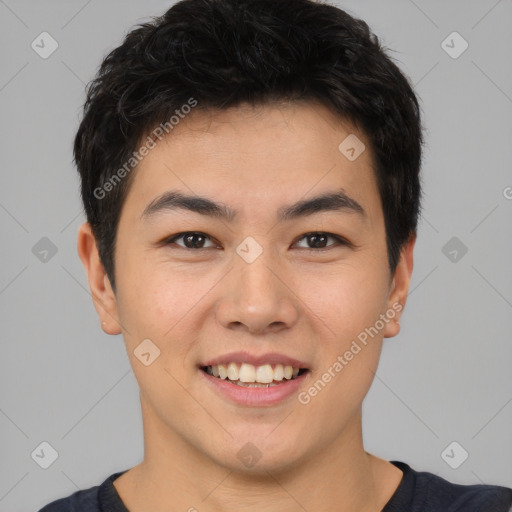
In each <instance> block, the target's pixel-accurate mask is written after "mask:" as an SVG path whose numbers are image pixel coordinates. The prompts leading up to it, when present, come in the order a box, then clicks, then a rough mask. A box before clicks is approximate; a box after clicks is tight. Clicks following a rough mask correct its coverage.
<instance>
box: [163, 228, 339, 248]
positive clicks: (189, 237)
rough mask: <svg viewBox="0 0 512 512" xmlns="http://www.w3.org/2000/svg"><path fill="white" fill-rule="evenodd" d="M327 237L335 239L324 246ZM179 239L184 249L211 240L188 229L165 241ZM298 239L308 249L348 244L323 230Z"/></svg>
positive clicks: (200, 246)
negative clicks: (307, 244)
mask: <svg viewBox="0 0 512 512" xmlns="http://www.w3.org/2000/svg"><path fill="white" fill-rule="evenodd" d="M329 238H331V239H333V240H335V242H336V243H335V244H331V245H327V246H326V245H325V243H326V242H327V240H328V239H329ZM180 239H183V242H184V245H181V244H177V245H179V246H180V247H184V248H185V249H208V247H204V241H205V240H206V239H208V240H211V238H210V237H209V236H208V235H206V234H204V233H200V232H197V231H188V232H185V233H178V234H177V235H174V236H172V237H171V238H169V239H168V240H167V241H166V243H167V244H172V243H174V242H176V240H180ZM300 240H307V243H310V244H312V245H313V247H306V248H305V249H309V250H315V249H329V248H330V247H333V246H339V245H349V244H348V242H347V241H346V240H344V239H343V238H341V237H339V236H337V235H333V234H331V233H325V232H323V231H317V232H312V233H306V234H305V235H302V237H300V238H299V239H298V241H300ZM211 247H215V245H212V246H211Z"/></svg>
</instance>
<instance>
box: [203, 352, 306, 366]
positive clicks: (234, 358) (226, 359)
mask: <svg viewBox="0 0 512 512" xmlns="http://www.w3.org/2000/svg"><path fill="white" fill-rule="evenodd" d="M229 363H238V364H241V363H248V364H252V365H253V366H261V365H264V364H282V365H283V366H293V367H294V368H305V369H307V368H308V365H307V364H306V363H305V362H304V361H300V360H299V359H295V358H294V357H289V356H287V355H285V354H279V353H277V352H267V353H265V354H260V355H255V354H250V353H249V352H243V351H242V352H240V351H239V352H229V353H227V354H223V355H221V356H217V357H214V358H212V359H209V360H208V361H206V362H204V363H202V364H200V366H215V365H217V364H226V365H227V364H229Z"/></svg>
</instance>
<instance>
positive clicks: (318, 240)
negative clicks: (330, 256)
mask: <svg viewBox="0 0 512 512" xmlns="http://www.w3.org/2000/svg"><path fill="white" fill-rule="evenodd" d="M328 238H332V239H333V240H335V241H336V243H335V244H331V245H328V246H325V245H324V242H326V241H327V239H328ZM304 239H306V240H308V242H310V241H312V244H313V246H314V247H306V249H310V250H314V249H329V248H330V247H332V246H333V245H334V246H336V245H338V246H339V245H348V243H347V242H346V241H345V240H344V239H343V238H341V237H339V236H337V235H333V234H331V233H324V232H322V231H317V232H314V233H307V234H305V235H303V236H302V237H301V238H299V240H304Z"/></svg>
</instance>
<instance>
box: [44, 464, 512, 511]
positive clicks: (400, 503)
mask: <svg viewBox="0 0 512 512" xmlns="http://www.w3.org/2000/svg"><path fill="white" fill-rule="evenodd" d="M390 462H391V464H394V465H395V466H396V467H397V468H399V469H401V470H402V471H403V474H404V475H403V477H402V480H401V482H400V485H399V486H398V487H397V489H396V491H395V493H394V494H393V496H392V497H391V499H390V500H389V501H388V503H387V504H386V506H385V507H384V508H383V509H382V512H512V489H509V488H508V487H501V486H497V485H459V484H453V483H450V482H448V481H447V480H444V479H443V478H441V477H439V476H436V475H434V474H432V473H427V472H424V471H422V472H418V471H414V470H413V469H411V467H410V466H408V465H407V464H405V463H404V462H397V461H390ZM123 473H126V471H121V472H120V473H114V474H113V475H111V476H109V477H108V478H107V479H106V480H105V481H104V482H103V483H102V484H101V485H99V486H95V487H91V488H90V489H86V490H83V491H77V492H75V493H74V494H72V495H71V496H69V497H67V498H62V499H60V500H57V501H54V502H52V503H50V504H49V505H46V506H45V507H43V508H42V509H41V510H39V512H129V511H128V509H127V508H126V507H125V505H124V504H123V502H122V501H121V498H120V497H119V494H118V493H117V490H116V488H115V487H114V485H113V482H114V480H115V479H116V478H118V477H120V476H121V475H122V474H123ZM170 505H171V504H170Z"/></svg>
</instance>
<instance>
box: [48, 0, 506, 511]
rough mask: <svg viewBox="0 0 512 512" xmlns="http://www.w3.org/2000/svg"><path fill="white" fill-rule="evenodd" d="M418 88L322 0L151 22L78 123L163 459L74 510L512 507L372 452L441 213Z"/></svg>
mask: <svg viewBox="0 0 512 512" xmlns="http://www.w3.org/2000/svg"><path fill="white" fill-rule="evenodd" d="M422 141H423V139H422V128H421V116H420V109H419V105H418V101H417V98H416V96H415V94H414V92H413V90H412V88H411V86H410V84H409V82H408V80H407V78H406V77H405V76H404V75H403V74H402V73H401V72H400V70H399V69H398V68H397V66H396V65H395V64H394V63H393V62H392V61H391V60H390V59H389V58H388V57H387V56H386V54H385V53H384V51H383V50H382V49H381V48H380V46H379V42H378V40H377V38H376V37H375V36H374V35H373V34H372V33H371V32H370V31H369V29H368V27H367V25H366V24H365V23H364V22H363V21H361V20H356V19H354V18H352V17H350V16H349V15H348V14H346V13H345V12H344V11H342V10H340V9H337V8H335V7H333V6H329V5H327V4H321V3H316V2H313V1H310V0H293V1H290V0H278V1H276V0H238V1H237V0H184V1H182V2H179V3H177V4H176V5H174V6H173V7H172V8H171V9H169V11H168V12H167V13H166V14H165V15H164V16H162V17H161V18H157V19H155V20H154V21H153V22H151V23H146V24H143V25H141V26H140V27H139V28H137V29H135V30H133V31H132V32H131V33H129V34H128V35H127V37H126V39H125V41H124V42H123V44H122V45H121V46H120V47H118V48H116V49H115V50H114V51H113V52H111V54H110V55H109V56H107V58H106V59H105V60H104V62H103V64H102V67H101V69H100V72H99V74H98V77H97V78H96V80H95V81H94V82H93V83H92V85H91V87H90V88H89V90H88V98H87V102H86V104H85V112H84V118H83V121H82V123H81V125H80V128H79V131H78V133H77V136H76V139H75V146H74V151H75V160H76V163H77V167H78V170H79V172H80V176H81V180H82V199H83V203H84V207H85V211H86V214H87V222H86V223H85V224H84V225H83V226H81V228H80V231H79V236H78V251H79V255H80V258H81V260H82V262H83V264H84V266H85V269H86V271H87V275H88V279H89V285H90V289H91V293H92V296H93V298H94V304H95V306H96V309H97V312H98V315H99V318H100V321H101V325H102V328H103V330H104V331H105V332H106V333H108V334H112V335H116V334H122V335H123V338H124V341H125V344H126V348H127V353H128V355H129V357H130V361H131V364H132V368H133V371H134V374H135V377H136V378H137V381H138V383H139V386H140V399H141V408H142V416H143V423H144V441H145V454H144V460H143V461H142V462H141V463H140V464H138V465H137V466H135V467H134V468H131V469H129V470H127V471H123V472H120V473H116V474H114V475H111V476H110V477H109V478H108V479H107V480H105V481H104V482H103V483H102V484H101V485H99V486H96V487H94V488H91V489H88V490H84V491H79V492H77V493H75V494H74V495H72V496H70V497H69V498H65V499H63V500H58V501H56V502H54V503H53V504H50V505H48V506H46V507H44V508H43V509H42V511H41V512H58V511H64V510H66V511H68V510H76V511H87V512H92V511H99V510H105V511H107V510H108V511H117V512H120V511H123V512H126V511H127V510H130V511H131V512H138V511H147V510H151V511H152V512H161V511H162V512H163V511H166V512H169V511H181V510H183V511H186V510H188V511H196V510H197V511H200V512H202V511H220V510H222V511H228V512H230V511H235V510H236V511H238V510H241V509H243V510H248V511H265V512H272V511H277V510H279V511H280V512H282V511H290V512H291V511H299V510H300V511H302V510H307V511H315V512H316V511H339V512H355V511H358V512H378V511H384V512H398V511H408V512H420V511H421V512H431V511H432V512H433V511H435V512H442V511H450V512H455V511H465V512H472V511H477V510H478V511H492V512H506V511H508V510H509V509H510V507H511V505H512V490H511V489H507V488H504V487H498V486H490V485H472V486H461V485H456V484H452V483H450V482H447V481H446V480H443V479H442V478H440V477H437V476H435V475H433V474H430V473H421V472H416V471H414V470H413V469H412V468H411V467H410V466H408V465H407V464H405V463H403V462H398V461H392V462H389V461H386V460H383V459H380V458H378V457H376V456H374V455H372V454H369V453H367V452H366V451H365V449H364V446H363V441H362V415H361V408H362V401H363V399H364V397H365V395H366V393H367V392H368V390H369V388H370V385H371V383H372V380H373V377H374V373H375V371H376V369H377V366H378V361H379V356H380V352H381V347H382V342H383V339H384V338H390V337H393V336H396V335H397V334H398V332H399V329H400V324H399V320H400V316H401V314H402V312H403V309H404V306H405V302H406V297H407V292H408V288H409V282H410V277H411V273H412V268H413V248H414V243H415V239H416V226H417V219H418V214H419V211H420V198H421V188H420V181H419V171H420V166H421V153H422Z"/></svg>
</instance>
